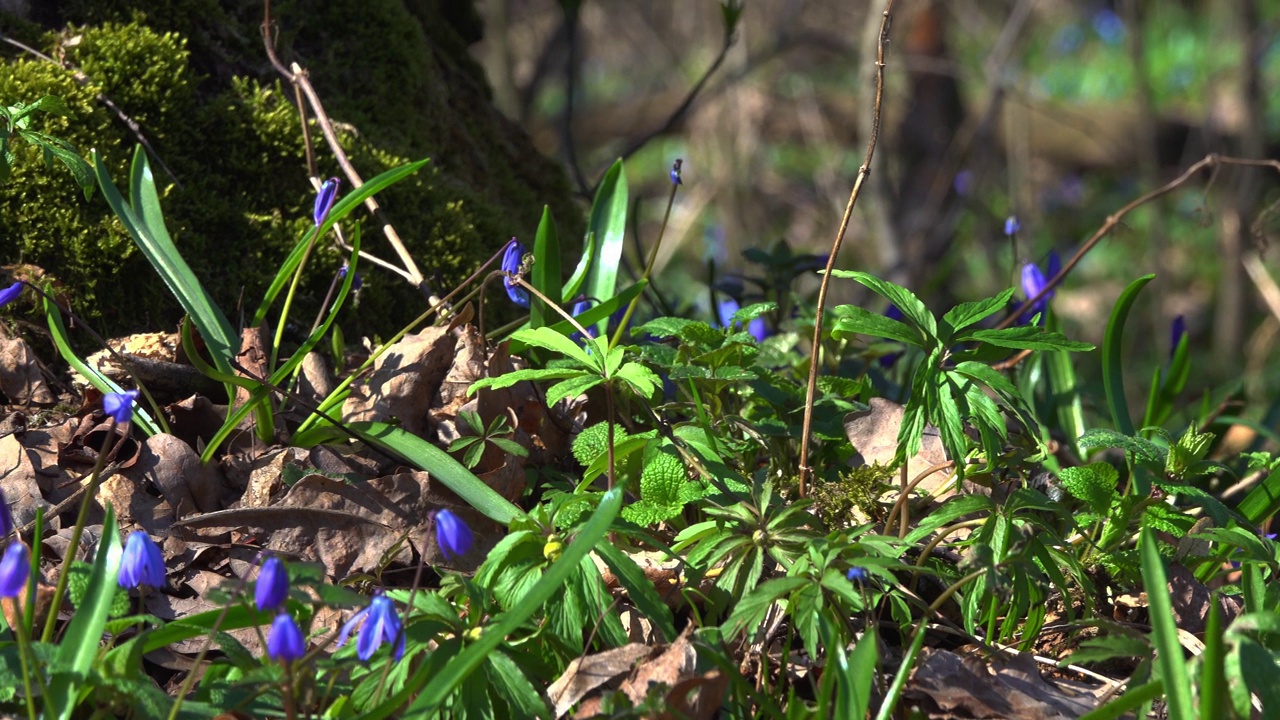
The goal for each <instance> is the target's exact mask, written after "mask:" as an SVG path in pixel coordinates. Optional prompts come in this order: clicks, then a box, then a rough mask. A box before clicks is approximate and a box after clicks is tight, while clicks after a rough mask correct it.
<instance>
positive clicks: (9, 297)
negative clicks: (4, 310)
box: [0, 280, 27, 307]
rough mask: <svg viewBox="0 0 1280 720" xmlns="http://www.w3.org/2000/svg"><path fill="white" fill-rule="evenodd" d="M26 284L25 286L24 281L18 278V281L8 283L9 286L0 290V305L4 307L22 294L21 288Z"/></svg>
mask: <svg viewBox="0 0 1280 720" xmlns="http://www.w3.org/2000/svg"><path fill="white" fill-rule="evenodd" d="M26 286H27V284H26V283H24V282H22V281H21V280H19V281H18V282H16V283H14V284H12V285H10V286H9V287H7V288H5V289H3V290H0V307H4V306H5V305H8V304H9V303H11V302H13V301H14V300H17V299H18V296H19V295H21V294H22V289H23V288H25V287H26Z"/></svg>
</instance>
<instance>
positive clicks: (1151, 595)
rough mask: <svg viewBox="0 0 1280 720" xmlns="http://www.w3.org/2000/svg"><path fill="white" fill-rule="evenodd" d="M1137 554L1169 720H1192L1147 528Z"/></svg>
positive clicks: (1163, 581)
mask: <svg viewBox="0 0 1280 720" xmlns="http://www.w3.org/2000/svg"><path fill="white" fill-rule="evenodd" d="M1138 551H1139V554H1140V555H1141V556H1142V582H1143V584H1144V585H1145V586H1146V589H1147V599H1148V601H1149V602H1150V603H1151V636H1152V643H1153V644H1154V645H1155V648H1156V653H1157V655H1158V656H1159V657H1158V658H1157V662H1158V664H1159V668H1160V676H1161V677H1162V678H1163V679H1164V686H1165V690H1166V692H1165V703H1166V705H1167V708H1168V712H1169V720H1194V718H1195V706H1194V705H1192V704H1191V682H1190V678H1189V676H1188V675H1187V663H1186V660H1184V659H1183V657H1182V643H1180V642H1178V626H1177V624H1176V623H1175V621H1174V619H1173V618H1174V615H1173V603H1172V602H1171V601H1170V599H1169V592H1168V587H1169V582H1168V580H1167V578H1166V577H1165V573H1164V561H1163V560H1162V559H1160V551H1159V549H1157V547H1156V537H1155V534H1154V533H1152V532H1151V529H1150V528H1143V529H1142V535H1141V537H1140V538H1139V540H1138Z"/></svg>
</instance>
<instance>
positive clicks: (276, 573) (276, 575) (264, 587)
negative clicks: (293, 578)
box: [253, 555, 289, 610]
mask: <svg viewBox="0 0 1280 720" xmlns="http://www.w3.org/2000/svg"><path fill="white" fill-rule="evenodd" d="M288 597H289V574H288V573H287V572H286V571H285V569H284V563H282V562H280V558H278V557H276V556H275V555H268V556H267V559H266V560H264V561H263V563H262V569H261V570H260V571H258V579H257V580H255V581H254V583H253V602H254V604H255V605H257V606H258V609H259V610H276V609H279V608H280V607H282V606H283V605H284V601H285V599H286V598H288Z"/></svg>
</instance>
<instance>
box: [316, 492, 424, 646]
mask: <svg viewBox="0 0 1280 720" xmlns="http://www.w3.org/2000/svg"><path fill="white" fill-rule="evenodd" d="M436 521H437V522H439V517H437V518H436ZM362 623H363V627H360V639H359V640H357V641H356V655H357V656H359V658H360V659H361V660H365V661H367V660H368V659H369V658H371V657H373V654H374V653H375V652H376V651H377V650H378V646H380V645H382V643H384V642H389V643H394V644H395V653H394V657H395V659H396V660H399V659H400V658H402V657H404V632H403V631H402V627H401V625H400V616H399V615H398V614H397V613H396V606H395V603H393V602H391V600H390V598H388V597H387V596H386V595H382V594H378V595H374V596H373V600H371V601H370V602H369V607H367V608H365V609H363V610H361V611H360V612H358V613H356V614H355V615H352V616H351V619H350V620H348V621H347V622H346V624H344V625H343V626H342V632H340V633H339V634H338V647H342V646H343V644H345V643H346V642H347V637H348V636H350V635H351V633H352V631H354V630H355V629H356V627H357V626H360V625H361V624H362Z"/></svg>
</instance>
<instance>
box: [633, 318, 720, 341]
mask: <svg viewBox="0 0 1280 720" xmlns="http://www.w3.org/2000/svg"><path fill="white" fill-rule="evenodd" d="M695 322H698V321H697V320H688V319H686V318H677V317H660V318H654V319H652V320H650V321H649V322H647V323H645V324H643V325H641V326H640V327H638V328H636V329H635V331H636V332H637V333H646V334H649V335H652V336H653V337H656V338H668V337H675V336H677V335H679V334H680V331H681V330H684V328H685V327H686V326H687V325H689V324H691V323H695ZM708 327H710V326H708Z"/></svg>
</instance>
